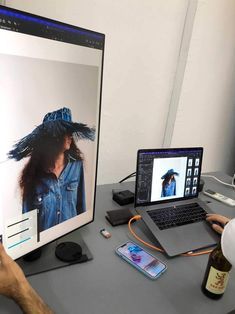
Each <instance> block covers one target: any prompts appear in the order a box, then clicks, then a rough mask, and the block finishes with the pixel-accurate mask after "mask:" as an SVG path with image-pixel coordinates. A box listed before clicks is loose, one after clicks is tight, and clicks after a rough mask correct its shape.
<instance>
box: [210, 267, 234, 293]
mask: <svg viewBox="0 0 235 314" xmlns="http://www.w3.org/2000/svg"><path fill="white" fill-rule="evenodd" d="M228 278H229V273H228V272H224V271H219V270H217V269H215V268H214V267H212V266H211V268H210V271H209V276H208V279H207V283H206V289H207V290H208V291H210V292H211V293H215V294H222V293H224V291H225V289H226V286H227V283H228Z"/></svg>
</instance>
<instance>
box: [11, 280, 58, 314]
mask: <svg viewBox="0 0 235 314" xmlns="http://www.w3.org/2000/svg"><path fill="white" fill-rule="evenodd" d="M13 299H14V301H15V302H16V303H17V304H18V305H19V307H20V308H21V310H22V311H23V313H24V314H53V313H54V312H53V311H52V310H51V309H50V308H49V307H48V306H47V304H45V303H44V301H43V300H42V299H41V297H40V296H39V295H38V294H37V293H36V291H35V290H34V289H33V288H32V287H31V286H30V285H29V284H28V283H26V284H24V285H23V286H22V287H21V288H20V289H19V290H18V291H17V292H16V293H15V295H14V297H13Z"/></svg>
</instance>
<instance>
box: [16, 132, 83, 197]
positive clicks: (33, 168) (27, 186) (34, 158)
mask: <svg viewBox="0 0 235 314" xmlns="http://www.w3.org/2000/svg"><path fill="white" fill-rule="evenodd" d="M63 144H64V137H62V138H54V137H51V138H48V137H47V138H43V139H42V140H41V141H40V142H39V143H37V146H36V147H35V149H34V150H33V151H32V153H31V156H30V158H29V160H28V162H27V164H26V165H25V167H24V169H23V170H22V173H21V176H20V179H19V185H20V189H21V191H22V198H23V200H25V199H28V200H29V199H31V200H32V199H33V197H34V193H35V186H36V185H37V184H38V183H40V182H41V179H42V178H44V177H45V176H47V175H49V170H50V169H51V168H53V167H54V166H55V161H56V158H57V157H58V155H59V153H60V152H61V150H62V148H63ZM68 155H69V156H71V157H72V158H73V159H75V160H83V154H82V152H81V151H80V149H79V148H78V147H77V146H76V144H75V142H74V139H73V138H72V142H71V145H70V149H69V150H67V151H66V152H65V156H67V157H68Z"/></svg>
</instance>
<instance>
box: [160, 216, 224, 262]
mask: <svg viewBox="0 0 235 314" xmlns="http://www.w3.org/2000/svg"><path fill="white" fill-rule="evenodd" d="M155 236H156V237H157V239H158V241H159V242H160V244H161V245H162V247H164V249H165V250H166V253H167V254H168V255H169V256H175V255H178V254H181V253H185V252H190V251H194V250H198V249H201V248H207V247H210V246H213V245H215V244H216V243H217V242H218V241H219V235H218V234H216V233H215V232H214V231H213V230H212V229H211V227H210V226H209V225H208V224H207V223H206V222H197V223H193V224H189V225H184V226H181V227H177V228H171V229H167V230H162V231H160V232H157V234H155Z"/></svg>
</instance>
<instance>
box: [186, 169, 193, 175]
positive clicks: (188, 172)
mask: <svg viewBox="0 0 235 314" xmlns="http://www.w3.org/2000/svg"><path fill="white" fill-rule="evenodd" d="M191 175H192V169H191V168H190V169H188V171H187V176H188V177H190V176H191Z"/></svg>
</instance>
